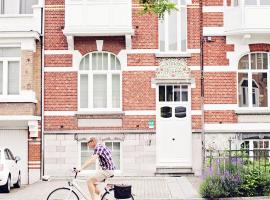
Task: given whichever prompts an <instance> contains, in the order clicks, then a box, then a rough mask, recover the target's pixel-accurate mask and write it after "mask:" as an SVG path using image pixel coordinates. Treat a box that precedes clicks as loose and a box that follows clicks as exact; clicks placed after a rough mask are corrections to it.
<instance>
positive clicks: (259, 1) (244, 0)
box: [243, 0, 270, 6]
mask: <svg viewBox="0 0 270 200" xmlns="http://www.w3.org/2000/svg"><path fill="white" fill-rule="evenodd" d="M243 5H245V6H269V5H270V4H269V5H261V0H256V4H255V5H247V4H246V0H243Z"/></svg>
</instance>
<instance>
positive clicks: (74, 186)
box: [68, 179, 108, 200]
mask: <svg viewBox="0 0 270 200" xmlns="http://www.w3.org/2000/svg"><path fill="white" fill-rule="evenodd" d="M77 182H79V181H78V180H77V179H73V180H72V181H68V185H69V189H70V190H71V191H75V192H79V193H80V194H81V195H82V196H83V198H84V199H85V200H91V199H89V195H90V194H88V195H87V194H86V193H85V191H84V190H83V189H82V188H81V187H80V186H79V185H78V183H77ZM101 184H102V185H103V184H104V192H103V193H105V192H108V190H107V188H106V185H107V184H106V183H102V182H101V183H98V185H101ZM74 189H76V190H74ZM101 193H102V192H101Z"/></svg>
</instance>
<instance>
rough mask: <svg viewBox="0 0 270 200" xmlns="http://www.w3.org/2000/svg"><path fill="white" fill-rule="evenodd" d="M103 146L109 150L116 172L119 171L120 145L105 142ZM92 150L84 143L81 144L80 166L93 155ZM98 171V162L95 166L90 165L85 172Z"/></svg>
mask: <svg viewBox="0 0 270 200" xmlns="http://www.w3.org/2000/svg"><path fill="white" fill-rule="evenodd" d="M104 144H105V145H106V146H107V147H108V148H109V149H111V151H112V158H113V162H114V164H115V167H116V170H121V143H120V142H115V141H105V142H104ZM93 153H94V150H93V149H90V148H89V147H88V145H87V143H86V142H82V143H81V163H80V164H81V166H82V165H83V164H84V163H85V161H87V160H88V159H89V158H90V156H91V155H93ZM96 169H98V161H97V163H96V165H90V166H88V167H87V168H86V169H85V170H96Z"/></svg>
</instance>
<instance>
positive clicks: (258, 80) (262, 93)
mask: <svg viewBox="0 0 270 200" xmlns="http://www.w3.org/2000/svg"><path fill="white" fill-rule="evenodd" d="M268 66H269V54H268V53H265V52H255V53H249V54H246V55H244V56H243V57H242V58H241V59H240V60H239V63H238V104H239V107H268V89H267V85H268V80H267V77H268V76H269V67H268ZM250 102H252V103H250Z"/></svg>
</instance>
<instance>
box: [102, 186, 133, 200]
mask: <svg viewBox="0 0 270 200" xmlns="http://www.w3.org/2000/svg"><path fill="white" fill-rule="evenodd" d="M101 200H116V198H115V197H114V189H113V188H112V189H110V190H109V192H105V193H104V194H103V196H102V197H101ZM126 200H134V197H133V195H132V194H131V196H130V198H128V199H126Z"/></svg>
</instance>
